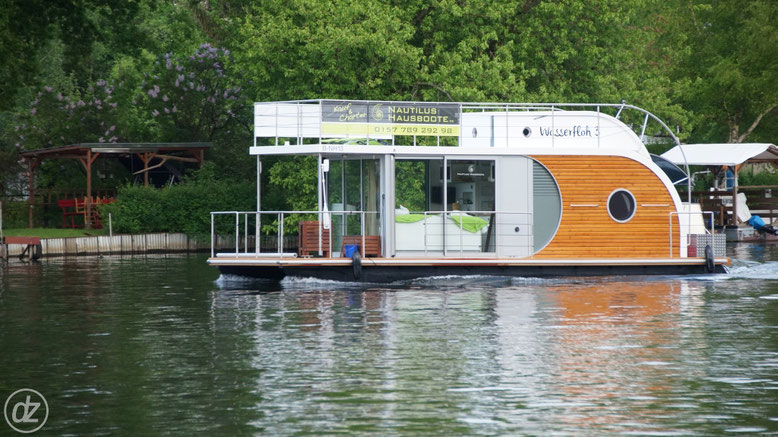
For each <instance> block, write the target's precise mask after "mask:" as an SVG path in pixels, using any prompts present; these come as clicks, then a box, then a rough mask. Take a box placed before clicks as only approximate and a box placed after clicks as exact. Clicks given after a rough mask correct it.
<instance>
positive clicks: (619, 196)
mask: <svg viewBox="0 0 778 437" xmlns="http://www.w3.org/2000/svg"><path fill="white" fill-rule="evenodd" d="M608 214H610V216H611V218H612V219H613V220H616V221H617V222H619V223H626V222H628V221H630V220H632V217H633V216H634V215H635V196H633V195H632V193H630V192H629V191H627V190H623V189H618V190H616V191H614V192H612V193H611V195H610V196H609V197H608Z"/></svg>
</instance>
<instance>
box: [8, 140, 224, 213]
mask: <svg viewBox="0 0 778 437" xmlns="http://www.w3.org/2000/svg"><path fill="white" fill-rule="evenodd" d="M211 145H212V143H118V144H113V143H81V144H72V145H70V146H62V147H52V148H48V149H37V150H29V151H26V152H22V153H21V156H22V158H24V160H25V161H27V168H28V170H29V182H30V200H29V203H30V206H29V226H30V227H31V228H32V222H33V220H32V216H33V214H32V212H33V202H34V198H35V169H36V168H37V167H38V166H39V165H40V164H41V163H42V162H43V161H45V160H47V159H77V160H79V161H80V162H81V164H82V165H83V166H84V169H85V170H86V216H87V217H91V213H92V205H91V203H92V200H91V199H92V164H94V162H95V160H97V158H99V157H100V156H104V157H108V156H110V157H114V158H119V157H132V156H133V155H134V156H137V157H138V159H140V161H141V162H142V163H143V169H142V170H138V171H136V172H135V173H133V174H136V175H137V174H141V173H143V183H144V185H146V186H148V184H149V170H152V169H155V168H158V167H161V166H162V165H164V164H165V162H167V161H179V162H191V163H196V164H197V165H202V164H203V161H204V159H205V151H206V149H209V148H210V147H211ZM155 159H157V160H159V162H156V163H154V164H153V165H150V164H152V161H153V160H155ZM85 226H86V227H87V228H88V227H89V222H88V221H87V222H86V224H85Z"/></svg>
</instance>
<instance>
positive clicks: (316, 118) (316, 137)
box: [254, 99, 679, 147]
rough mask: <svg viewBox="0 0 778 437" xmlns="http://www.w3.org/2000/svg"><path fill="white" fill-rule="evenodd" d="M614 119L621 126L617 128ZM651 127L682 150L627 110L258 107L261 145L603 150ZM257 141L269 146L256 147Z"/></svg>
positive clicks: (349, 103)
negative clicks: (622, 132)
mask: <svg viewBox="0 0 778 437" xmlns="http://www.w3.org/2000/svg"><path fill="white" fill-rule="evenodd" d="M571 111H576V112H574V113H571ZM580 111H587V113H586V114H583V113H581V112H580ZM521 116H524V117H525V119H526V117H527V116H529V117H530V118H531V119H535V120H536V121H537V120H542V122H541V121H538V122H536V123H527V122H526V121H520V120H521V118H520V117H521ZM613 119H616V120H620V121H621V122H622V123H613V122H612V120H613ZM651 121H653V122H655V123H656V124H657V125H658V127H659V128H660V129H661V130H662V131H663V132H662V135H661V136H663V137H666V138H667V139H668V140H669V141H670V142H673V143H675V144H679V141H678V138H677V137H676V136H675V135H674V134H673V132H672V130H671V129H670V128H669V127H668V126H667V125H666V124H665V123H664V122H663V121H662V120H661V119H659V118H658V117H656V116H655V115H654V114H652V113H650V112H648V111H646V110H645V109H643V108H640V107H638V106H634V105H629V104H626V103H616V104H614V103H462V102H406V101H373V100H324V99H318V100H293V101H282V102H263V103H255V104H254V131H255V132H254V133H255V135H254V136H255V146H256V145H275V146H279V145H293V144H294V145H301V144H316V143H318V144H325V143H327V142H328V141H329V142H337V141H338V140H340V141H342V142H343V143H348V144H376V145H378V144H387V145H409V146H416V145H424V146H466V145H479V146H491V147H494V146H499V145H500V144H507V143H509V142H511V141H512V140H527V139H530V138H533V136H534V137H536V138H545V139H547V140H548V142H550V143H551V145H552V146H554V145H556V143H557V142H560V141H563V140H564V139H576V140H578V141H581V140H586V139H590V140H596V142H597V145H598V146H600V145H601V142H602V141H604V140H605V139H606V138H607V137H608V135H613V133H614V131H613V129H616V128H624V127H626V128H628V129H630V130H631V131H632V132H633V133H634V134H635V135H636V136H637V137H638V138H639V139H640V141H643V140H644V139H645V138H646V131H647V128H648V126H649V122H651ZM533 127H535V128H537V129H533ZM608 129H611V131H608ZM257 138H260V139H266V140H260V141H259V142H257Z"/></svg>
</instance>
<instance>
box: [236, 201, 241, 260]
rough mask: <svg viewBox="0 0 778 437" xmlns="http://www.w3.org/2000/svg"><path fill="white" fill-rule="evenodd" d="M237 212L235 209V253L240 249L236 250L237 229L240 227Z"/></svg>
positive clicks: (237, 242)
mask: <svg viewBox="0 0 778 437" xmlns="http://www.w3.org/2000/svg"><path fill="white" fill-rule="evenodd" d="M238 214H239V213H238V212H237V211H235V255H237V254H238V253H239V252H240V251H239V250H238V244H239V242H240V238H239V236H238V232H239V231H238V230H239V229H240V220H239V217H238Z"/></svg>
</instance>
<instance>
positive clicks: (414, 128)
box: [321, 100, 460, 137]
mask: <svg viewBox="0 0 778 437" xmlns="http://www.w3.org/2000/svg"><path fill="white" fill-rule="evenodd" d="M321 111H322V135H345V136H365V137H368V136H369V137H387V136H391V135H419V136H449V137H456V136H459V117H460V108H459V105H458V104H455V103H412V102H408V103H404V102H376V103H368V102H351V101H344V100H323V101H322V103H321Z"/></svg>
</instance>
